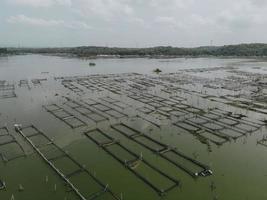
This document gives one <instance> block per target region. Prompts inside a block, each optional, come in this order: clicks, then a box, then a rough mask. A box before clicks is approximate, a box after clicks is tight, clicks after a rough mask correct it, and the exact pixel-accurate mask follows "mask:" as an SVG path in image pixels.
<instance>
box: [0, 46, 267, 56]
mask: <svg viewBox="0 0 267 200" xmlns="http://www.w3.org/2000/svg"><path fill="white" fill-rule="evenodd" d="M1 52H2V53H10V54H20V53H38V54H67V55H71V56H76V57H94V56H101V55H106V56H118V57H130V56H132V57H164V56H168V57H180V56H267V44H260V43H255V44H239V45H225V46H206V47H196V48H179V47H171V46H159V47H151V48H118V47H97V46H81V47H69V48H68V47H66V48H8V49H6V48H0V53H1Z"/></svg>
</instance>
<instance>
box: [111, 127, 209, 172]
mask: <svg viewBox="0 0 267 200" xmlns="http://www.w3.org/2000/svg"><path fill="white" fill-rule="evenodd" d="M111 127H112V128H113V129H115V130H116V131H117V132H119V133H121V134H123V135H124V136H126V137H127V138H128V139H130V140H132V141H134V142H136V143H138V144H139V145H141V146H143V147H145V148H147V149H149V150H150V151H152V152H153V153H156V154H157V155H159V156H160V157H162V158H164V159H165V160H167V161H169V162H170V163H172V164H174V165H175V166H176V167H178V168H180V169H181V170H183V171H185V172H186V173H187V174H189V175H190V176H192V177H198V176H209V175H212V171H211V170H210V168H209V167H208V166H207V165H205V164H202V163H201V162H199V161H197V160H196V159H193V158H191V157H188V156H186V155H185V154H183V153H181V152H179V151H178V150H177V149H174V148H170V147H169V146H168V145H166V144H164V143H162V142H160V141H157V140H155V139H153V138H151V137H150V136H148V135H146V134H145V133H142V132H140V131H139V130H137V129H135V128H133V127H130V126H128V125H126V124H124V123H122V124H119V125H112V126H111Z"/></svg>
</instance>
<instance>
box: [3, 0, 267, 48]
mask: <svg viewBox="0 0 267 200" xmlns="http://www.w3.org/2000/svg"><path fill="white" fill-rule="evenodd" d="M211 41H213V45H224V44H237V43H250V42H262V43H267V0H0V46H32V47H47V46H81V45H98V46H122V47H147V46H159V45H171V46H183V47H192V46H203V45H210V44H211Z"/></svg>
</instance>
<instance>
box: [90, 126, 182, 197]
mask: <svg viewBox="0 0 267 200" xmlns="http://www.w3.org/2000/svg"><path fill="white" fill-rule="evenodd" d="M85 135H86V136H87V137H88V138H89V139H90V140H92V141H93V142H94V143H95V144H97V145H98V146H99V147H101V148H102V149H103V150H104V151H105V152H107V153H108V154H109V155H110V156H111V157H113V158H114V159H115V160H117V161H118V162H119V163H120V164H121V165H123V166H125V167H126V168H127V169H128V170H129V171H130V172H132V173H133V174H134V175H135V176H136V177H137V178H139V179H141V180H142V181H143V182H144V183H145V184H147V185H148V186H149V187H150V188H152V189H153V190H154V191H155V192H157V193H158V194H159V195H160V196H162V195H165V194H166V193H167V192H168V191H170V190H172V189H174V188H175V187H177V186H178V185H179V181H178V180H176V179H175V178H172V177H171V176H169V175H167V174H166V173H164V172H163V171H161V170H160V169H158V168H157V167H156V166H154V165H152V164H150V163H149V162H148V161H146V160H145V159H144V158H143V156H142V155H138V154H136V153H134V152H132V151H131V150H129V149H128V148H127V147H125V146H124V145H122V144H121V143H120V142H119V141H117V140H116V139H114V138H112V137H110V136H109V135H108V134H107V133H105V132H103V131H102V130H100V129H94V130H90V131H87V132H85Z"/></svg>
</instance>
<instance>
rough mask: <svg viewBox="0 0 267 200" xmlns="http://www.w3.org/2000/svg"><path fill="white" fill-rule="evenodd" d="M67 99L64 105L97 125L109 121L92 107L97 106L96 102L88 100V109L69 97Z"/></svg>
mask: <svg viewBox="0 0 267 200" xmlns="http://www.w3.org/2000/svg"><path fill="white" fill-rule="evenodd" d="M65 99H66V100H67V101H66V102H65V103H64V105H66V106H68V107H70V108H72V109H73V110H75V111H76V112H78V113H80V114H81V115H83V116H84V117H86V118H88V119H90V120H92V121H94V122H95V123H99V122H103V121H106V120H108V117H106V116H104V115H103V114H102V113H99V112H97V111H96V110H95V109H92V106H93V105H96V104H97V102H96V101H94V100H90V99H88V100H87V101H86V104H87V105H88V107H86V106H85V105H83V104H81V102H78V101H75V100H72V99H70V98H68V97H65Z"/></svg>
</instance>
